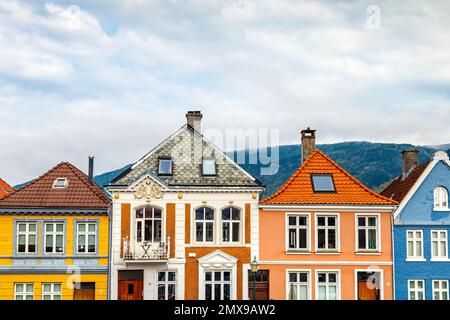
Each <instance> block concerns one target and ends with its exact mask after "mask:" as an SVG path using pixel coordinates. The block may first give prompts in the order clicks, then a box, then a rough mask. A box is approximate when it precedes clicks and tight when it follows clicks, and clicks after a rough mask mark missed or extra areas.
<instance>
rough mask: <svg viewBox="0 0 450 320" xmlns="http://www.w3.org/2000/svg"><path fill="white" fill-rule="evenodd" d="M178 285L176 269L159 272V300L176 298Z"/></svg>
mask: <svg viewBox="0 0 450 320" xmlns="http://www.w3.org/2000/svg"><path fill="white" fill-rule="evenodd" d="M176 286H177V277H176V272H175V271H159V272H158V300H175V290H176Z"/></svg>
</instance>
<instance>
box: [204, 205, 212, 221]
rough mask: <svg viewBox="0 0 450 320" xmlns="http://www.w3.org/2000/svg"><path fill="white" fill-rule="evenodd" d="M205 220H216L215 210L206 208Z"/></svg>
mask: <svg viewBox="0 0 450 320" xmlns="http://www.w3.org/2000/svg"><path fill="white" fill-rule="evenodd" d="M205 220H214V210H213V209H211V208H205Z"/></svg>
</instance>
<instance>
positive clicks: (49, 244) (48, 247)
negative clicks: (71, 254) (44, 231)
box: [45, 236, 53, 252]
mask: <svg viewBox="0 0 450 320" xmlns="http://www.w3.org/2000/svg"><path fill="white" fill-rule="evenodd" d="M52 251H53V237H52V236H46V237H45V252H52Z"/></svg>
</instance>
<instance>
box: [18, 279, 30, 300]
mask: <svg viewBox="0 0 450 320" xmlns="http://www.w3.org/2000/svg"><path fill="white" fill-rule="evenodd" d="M33 299H34V285H33V284H32V283H15V284H14V300H33Z"/></svg>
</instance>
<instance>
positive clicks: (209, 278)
mask: <svg viewBox="0 0 450 320" xmlns="http://www.w3.org/2000/svg"><path fill="white" fill-rule="evenodd" d="M205 280H206V281H211V280H212V272H209V271H208V272H205Z"/></svg>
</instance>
